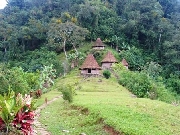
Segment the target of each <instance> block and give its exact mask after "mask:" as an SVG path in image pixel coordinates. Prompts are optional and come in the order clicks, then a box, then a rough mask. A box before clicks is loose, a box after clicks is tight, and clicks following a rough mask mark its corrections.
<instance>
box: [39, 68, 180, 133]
mask: <svg viewBox="0 0 180 135" xmlns="http://www.w3.org/2000/svg"><path fill="white" fill-rule="evenodd" d="M77 82H78V87H79V88H80V89H77V91H76V93H77V95H76V96H75V97H74V101H73V104H72V106H79V107H80V108H88V112H89V115H85V116H84V115H83V116H82V119H80V120H79V115H80V114H81V111H80V110H77V109H73V108H72V107H70V106H69V105H68V104H66V103H65V102H63V101H62V100H59V101H56V103H55V104H54V103H53V104H52V105H50V106H48V107H47V108H46V109H45V110H43V112H42V116H41V122H42V123H44V124H46V125H47V128H48V129H49V131H51V132H52V134H62V132H61V131H62V130H63V129H67V130H69V131H70V133H69V134H71V135H76V134H79V133H80V132H85V133H86V134H88V135H89V134H97V135H104V133H103V130H102V125H101V124H100V126H97V127H99V128H98V129H99V130H98V133H95V131H94V128H93V127H92V126H93V125H95V124H97V123H96V121H97V120H98V119H103V124H105V125H109V126H111V127H114V129H115V130H116V131H120V132H123V133H125V134H126V135H178V134H179V133H180V128H179V127H180V107H179V106H177V107H175V106H173V105H171V104H167V103H164V102H161V101H157V100H150V99H146V98H134V97H133V96H132V94H131V93H130V92H129V91H128V90H126V89H125V88H124V87H122V86H120V85H119V84H118V83H117V81H115V79H114V78H110V79H104V78H92V77H90V78H86V79H84V78H81V77H80V76H79V71H78V70H74V71H73V72H71V74H68V75H67V76H66V77H62V78H60V79H59V80H57V83H56V89H58V87H60V86H61V85H63V84H74V83H77ZM52 110H53V111H52ZM46 112H51V113H46ZM46 117H50V119H47V120H46ZM84 120H85V122H83V121H84ZM64 121H65V122H64ZM78 121H82V122H83V123H84V124H82V123H78ZM54 123H55V124H54ZM87 123H89V124H87ZM52 125H57V126H54V128H55V129H53V126H52ZM80 125H81V126H82V125H83V127H81V126H80ZM76 126H77V127H76ZM84 126H85V127H84ZM86 126H87V127H86ZM74 127H76V128H75V129H76V130H77V132H76V130H75V131H74V130H73V128H74ZM95 127H96V126H95ZM81 128H82V129H83V130H81ZM86 128H87V129H86ZM57 129H59V130H57ZM100 131H102V133H100Z"/></svg>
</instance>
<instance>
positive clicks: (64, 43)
mask: <svg viewBox="0 0 180 135" xmlns="http://www.w3.org/2000/svg"><path fill="white" fill-rule="evenodd" d="M63 50H64V54H65V57H66V60H67V53H66V39H64V42H63Z"/></svg>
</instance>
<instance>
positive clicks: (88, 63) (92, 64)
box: [80, 54, 101, 69]
mask: <svg viewBox="0 0 180 135" xmlns="http://www.w3.org/2000/svg"><path fill="white" fill-rule="evenodd" d="M80 69H101V67H100V66H99V65H98V63H97V61H96V60H95V58H94V56H93V55H92V54H89V55H88V56H87V57H86V59H85V61H84V63H83V64H82V66H81V67H80Z"/></svg>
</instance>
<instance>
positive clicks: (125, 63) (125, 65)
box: [121, 58, 129, 69]
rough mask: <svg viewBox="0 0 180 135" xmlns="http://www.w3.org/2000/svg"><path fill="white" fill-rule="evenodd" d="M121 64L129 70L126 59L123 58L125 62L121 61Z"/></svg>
mask: <svg viewBox="0 0 180 135" xmlns="http://www.w3.org/2000/svg"><path fill="white" fill-rule="evenodd" d="M121 63H122V64H123V66H124V67H125V68H127V69H128V66H129V64H128V63H127V61H126V60H125V59H124V58H123V60H122V61H121Z"/></svg>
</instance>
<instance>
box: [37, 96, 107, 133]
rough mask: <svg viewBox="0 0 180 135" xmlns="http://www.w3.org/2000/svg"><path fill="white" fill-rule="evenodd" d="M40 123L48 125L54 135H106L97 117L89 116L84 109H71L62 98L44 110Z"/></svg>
mask: <svg viewBox="0 0 180 135" xmlns="http://www.w3.org/2000/svg"><path fill="white" fill-rule="evenodd" d="M52 110H53V111H52ZM40 122H42V123H44V124H45V125H46V127H47V130H49V131H50V132H51V134H52V135H66V134H70V135H79V134H80V133H86V134H87V135H106V133H105V132H104V131H103V129H102V128H103V125H102V124H101V123H99V122H98V117H97V116H96V115H93V114H91V115H87V114H86V112H83V110H82V109H80V108H78V109H77V108H73V107H71V106H70V104H68V103H67V102H64V101H63V99H62V98H60V99H58V100H56V101H55V102H53V104H51V105H49V106H47V107H46V108H45V109H43V110H42V112H41V118H40ZM63 130H67V131H69V132H68V133H66V132H63Z"/></svg>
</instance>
